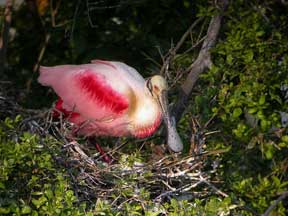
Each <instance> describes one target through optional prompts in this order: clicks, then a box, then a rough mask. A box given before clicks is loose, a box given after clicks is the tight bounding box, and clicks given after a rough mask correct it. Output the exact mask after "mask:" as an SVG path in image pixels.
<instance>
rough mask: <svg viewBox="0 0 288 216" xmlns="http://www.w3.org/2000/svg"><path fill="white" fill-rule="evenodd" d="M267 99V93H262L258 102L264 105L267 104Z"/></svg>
mask: <svg viewBox="0 0 288 216" xmlns="http://www.w3.org/2000/svg"><path fill="white" fill-rule="evenodd" d="M265 101H266V98H265V95H261V96H260V98H259V101H258V103H259V105H263V104H265Z"/></svg>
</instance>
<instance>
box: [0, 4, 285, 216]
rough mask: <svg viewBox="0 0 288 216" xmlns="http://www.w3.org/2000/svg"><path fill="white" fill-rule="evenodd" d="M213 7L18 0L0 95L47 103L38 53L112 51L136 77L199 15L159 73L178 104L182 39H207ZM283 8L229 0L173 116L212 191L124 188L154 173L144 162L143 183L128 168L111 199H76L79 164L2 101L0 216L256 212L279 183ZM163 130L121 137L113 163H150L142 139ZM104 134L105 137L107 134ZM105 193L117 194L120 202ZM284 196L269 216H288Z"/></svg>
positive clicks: (78, 58) (80, 58)
mask: <svg viewBox="0 0 288 216" xmlns="http://www.w3.org/2000/svg"><path fill="white" fill-rule="evenodd" d="M49 2H50V3H51V5H49ZM59 2H60V3H59ZM51 8H52V9H51ZM216 13H218V8H217V7H215V6H214V5H213V4H212V3H210V2H204V1H188V0H181V1H178V0H163V1H152V0H139V1H132V0H131V1H130V0H126V1H92V0H86V1H68V0H67V1H66V0H63V1H47V0H38V1H26V2H25V3H23V4H22V5H21V6H20V7H19V8H17V10H15V11H14V13H13V22H12V29H14V30H15V31H16V33H15V34H14V36H13V37H11V40H10V42H9V46H8V56H7V65H5V73H4V74H1V75H0V80H5V81H11V82H12V84H11V85H9V86H10V87H9V89H8V88H7V89H4V88H0V89H1V92H0V102H1V100H2V97H3V98H4V97H6V95H10V96H13V98H14V99H15V101H17V102H18V103H20V104H21V105H22V106H23V107H25V108H42V107H45V106H46V107H50V105H51V103H52V101H53V100H54V99H55V96H54V94H52V93H51V91H47V89H44V88H42V87H40V86H39V85H38V84H37V82H36V78H37V70H35V71H34V72H33V70H34V68H35V66H36V69H37V67H38V66H39V65H38V64H37V59H39V60H40V62H41V64H43V65H56V64H68V63H69V64H73V63H75V64H78V63H79V64H80V63H86V62H89V61H90V60H91V59H97V58H100V59H108V60H119V61H124V62H126V63H127V64H129V65H131V66H134V67H135V68H137V69H138V70H139V71H141V72H142V71H143V72H142V74H143V76H149V75H151V74H155V73H157V71H159V70H160V68H161V65H162V63H163V62H162V60H163V59H162V58H163V57H164V56H165V54H166V53H167V52H168V51H169V49H170V48H171V46H173V45H174V44H176V43H177V41H178V40H179V39H180V37H181V35H182V34H183V33H184V32H185V31H186V30H187V29H188V27H189V26H190V25H191V24H192V23H193V22H194V21H195V20H196V19H197V18H199V17H200V18H201V17H202V18H203V20H202V22H201V24H198V25H197V26H196V27H195V28H194V29H193V30H192V32H191V33H190V38H189V40H188V39H187V40H186V41H185V43H184V44H183V45H182V47H181V49H180V50H179V51H178V53H177V54H176V55H175V56H174V59H173V61H172V62H171V66H170V71H169V74H166V77H167V79H168V81H169V83H170V84H171V89H170V100H171V101H172V102H175V101H177V91H178V88H179V86H180V84H181V82H182V81H183V80H184V79H185V77H186V75H187V74H188V72H189V70H187V68H188V67H189V65H190V64H191V63H193V61H194V60H195V59H196V57H197V55H198V53H199V49H200V46H196V47H194V48H193V49H190V48H191V47H192V46H194V45H195V43H197V41H199V40H200V39H201V38H202V37H203V36H205V32H206V29H207V27H208V24H209V21H210V19H211V17H212V16H213V15H215V14H216ZM287 14H288V5H287V3H286V2H285V1H280V0H279V1H274V0H265V1H256V0H255V1H244V0H237V1H231V2H230V4H229V7H228V8H227V11H225V13H224V14H223V16H224V19H223V23H222V25H221V30H220V34H219V36H218V41H217V44H216V46H215V47H214V48H213V50H212V53H211V55H212V61H213V66H212V67H211V69H210V70H208V71H207V72H206V73H204V74H202V75H201V77H200V79H199V80H198V81H197V85H196V86H195V88H194V91H193V95H192V97H191V101H190V103H189V106H188V107H187V109H186V112H185V114H184V115H183V117H182V119H181V120H180V122H179V124H178V128H179V129H178V130H179V132H180V135H181V137H182V138H183V140H184V142H185V152H184V153H183V155H182V156H183V158H184V157H185V156H189V154H191V153H192V151H191V146H192V144H194V143H195V142H196V143H201V145H202V146H203V148H204V151H205V152H206V153H207V152H208V155H209V154H210V155H209V156H204V157H201V160H202V162H203V164H204V165H203V168H202V169H201V172H203V173H205V172H207V173H209V176H210V179H211V182H213V184H214V183H215V185H217V188H218V189H219V190H220V191H222V192H221V193H219V191H218V193H210V192H209V193H205V196H202V195H201V196H200V195H199V196H197V195H195V194H196V193H195V194H193V196H192V197H189V198H188V197H187V198H186V199H185V197H184V198H183V197H181V196H170V197H168V198H169V199H168V198H167V199H166V200H164V201H163V202H161V203H157V202H154V200H153V199H154V198H155V197H153V196H154V195H153V193H152V192H153V189H149V188H147V187H143V189H141V190H140V191H137V193H136V192H135V190H131V188H134V189H135V188H137V185H138V184H140V183H139V182H143V181H144V182H147V185H150V184H151V175H152V174H151V173H150V171H147V173H146V171H145V175H143V176H144V177H147V179H149V178H150V179H149V180H143V179H140V178H139V176H137V175H131V176H128V177H125V178H121V179H114V180H113V181H112V180H111V179H109V182H110V181H111V182H113V183H111V184H113V185H114V187H115V188H114V191H113V192H112V193H110V197H109V199H108V198H107V199H106V200H105V199H102V198H99V197H100V195H98V197H97V195H96V196H95V197H93V198H91V199H89V200H85V199H84V198H83V196H82V195H81V194H80V195H79V194H78V192H77V191H78V189H77V188H75V179H73V178H72V177H73V176H75V175H76V173H78V172H79V170H78V169H73V168H72V169H71V167H69V169H68V168H67V166H65V165H63V163H59V158H61V157H63V155H65V157H66V156H67V154H66V153H65V154H63V152H62V150H63V149H62V145H63V143H61V142H60V141H59V139H55V137H53V136H51V135H49V133H48V131H47V132H45V133H44V132H43V131H42V132H41V133H33V131H31V130H28V129H27V130H26V129H25V128H26V127H23V125H25V122H27V119H25V115H24V116H23V117H21V116H16V113H15V114H13V113H12V114H11V113H9V114H8V112H7V113H6V114H5V110H4V108H1V105H3V104H4V103H0V114H1V115H0V117H1V119H0V158H1V159H0V214H10V215H25V214H29V215H89V214H90V215H161V214H162V215H167V214H168V215H260V214H263V213H264V212H265V211H266V210H267V208H269V206H271V205H272V204H273V203H274V202H275V200H277V198H278V197H280V196H281V195H282V194H285V193H286V194H287V191H288V157H287V155H288V133H287V124H286V123H285V122H284V121H285V119H284V118H283V116H282V114H283V113H287V112H288V103H287V102H288V98H287V97H288V96H287V94H288V92H287V89H288V87H287V86H288V20H287ZM2 23H3V20H2ZM47 37H48V40H47V41H46V43H45V38H46V39H47ZM41 51H43V52H44V53H43V54H44V55H43V56H41V55H40V54H39V53H41ZM3 83H4V82H3ZM0 84H1V82H0ZM11 86H12V87H11ZM286 87H287V89H286V91H285V88H286ZM4 90H5V91H6V92H5V94H4V93H3V92H4ZM3 107H4V106H3ZM4 114H5V115H6V116H5V115H4ZM23 120H24V121H23ZM30 129H31V128H30ZM49 132H51V131H49ZM162 138H164V137H161V136H158V135H157V136H156V137H154V138H152V139H149V140H148V141H145V142H146V144H145V146H146V147H144V148H142V147H140V146H141V145H142V142H141V143H140V145H139V142H138V143H136V144H135V140H125V139H123V140H122V141H123V142H127V144H126V146H127V148H126V149H123V150H122V151H123V152H122V153H123V154H122V155H121V156H122V158H121V157H119V161H118V162H119V163H123V164H125V166H128V165H127V164H126V163H127V161H129V166H130V165H131V164H133V163H134V162H135V161H136V162H142V163H144V162H147V160H148V159H149V158H150V157H149V156H147V155H151V154H152V153H151V150H150V145H148V144H147V143H149V144H151V143H153V145H154V143H156V144H161V143H163V139H162ZM105 142H106V143H107V145H109V146H112V145H113V142H114V140H112V141H110V140H108V141H104V143H105ZM151 145H152V144H151ZM124 152H125V154H124ZM152 152H153V150H152ZM215 152H216V153H215ZM152 155H153V154H152ZM124 156H125V157H124ZM162 156H163V157H164V155H162ZM67 157H68V156H67ZM178 160H181V159H178ZM102 168H103V167H102ZM99 169H100V167H99ZM70 172H75V173H73V175H71V173H70ZM151 172H152V171H151ZM143 176H141V178H143ZM105 178H106V177H105ZM153 181H154V180H153ZM76 185H77V184H76ZM79 185H80V186H81V184H79ZM79 185H78V186H79ZM127 185H130V186H131V187H130V188H129V187H127ZM151 185H152V184H151ZM82 186H83V185H82ZM108 186H109V185H108ZM108 186H107V188H108ZM206 189H207V188H205V187H204V186H202V185H200V186H199V187H198V186H197V187H193V188H192V189H191V191H192V192H193V191H194V192H195V191H196V192H197V193H199V194H201V192H204V191H205V190H206ZM214 189H215V188H214ZM226 195H227V196H226ZM179 197H180V198H179ZM111 199H115V200H118V199H119V200H121V205H119V206H118V207H119V208H117V207H115V205H116V204H115V203H116V201H115V203H114V202H110V201H111ZM287 200H288V198H287V196H286V198H285V197H284V198H283V199H282V200H281V201H280V202H279V203H277V205H276V206H275V208H273V210H272V211H271V215H283V216H284V215H287V214H288V211H287V209H288V201H287Z"/></svg>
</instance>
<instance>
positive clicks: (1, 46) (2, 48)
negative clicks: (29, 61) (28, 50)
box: [0, 0, 14, 74]
mask: <svg viewBox="0 0 288 216" xmlns="http://www.w3.org/2000/svg"><path fill="white" fill-rule="evenodd" d="M13 5H14V0H7V1H6V7H5V12H4V24H3V29H2V38H1V39H0V74H2V73H3V72H4V68H5V62H6V53H7V47H8V42H9V30H10V26H11V20H12V8H13Z"/></svg>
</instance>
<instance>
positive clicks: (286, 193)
mask: <svg viewBox="0 0 288 216" xmlns="http://www.w3.org/2000/svg"><path fill="white" fill-rule="evenodd" d="M287 196H288V191H286V192H283V193H282V195H281V196H279V197H278V199H277V200H276V201H275V202H274V203H273V204H272V205H270V206H269V208H268V209H267V210H266V211H265V212H264V214H262V216H269V215H270V212H271V211H272V210H273V209H274V208H275V207H276V206H277V205H278V203H279V202H281V201H282V200H284V199H285V198H286V197H287Z"/></svg>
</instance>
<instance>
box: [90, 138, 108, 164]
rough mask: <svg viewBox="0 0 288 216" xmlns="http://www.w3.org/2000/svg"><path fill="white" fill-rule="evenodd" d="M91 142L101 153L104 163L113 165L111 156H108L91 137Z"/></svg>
mask: <svg viewBox="0 0 288 216" xmlns="http://www.w3.org/2000/svg"><path fill="white" fill-rule="evenodd" d="M89 142H90V143H91V144H94V145H95V148H96V149H97V151H98V152H99V153H100V155H101V158H103V161H105V162H106V163H108V164H111V163H112V162H113V159H112V158H111V156H110V155H108V154H107V153H106V152H105V151H104V150H103V149H102V147H101V146H100V145H99V144H98V143H97V142H96V140H95V138H92V137H90V138H89Z"/></svg>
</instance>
